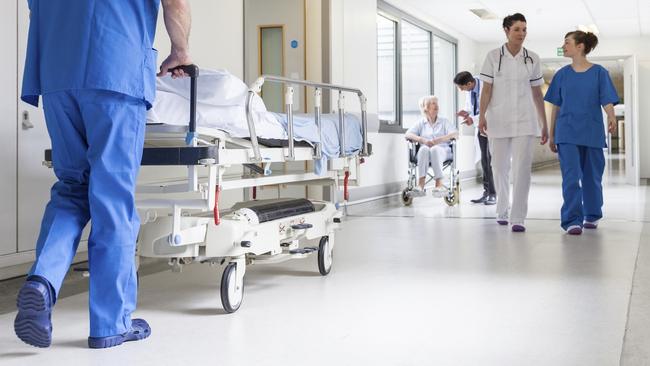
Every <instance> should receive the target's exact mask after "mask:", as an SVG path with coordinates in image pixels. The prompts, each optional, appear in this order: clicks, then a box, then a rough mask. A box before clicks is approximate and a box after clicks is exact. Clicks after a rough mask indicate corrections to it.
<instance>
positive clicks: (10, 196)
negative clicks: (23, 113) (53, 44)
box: [0, 0, 18, 255]
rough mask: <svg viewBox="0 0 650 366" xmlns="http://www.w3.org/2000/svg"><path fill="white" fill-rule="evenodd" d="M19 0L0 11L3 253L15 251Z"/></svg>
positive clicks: (0, 215)
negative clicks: (16, 52)
mask: <svg viewBox="0 0 650 366" xmlns="http://www.w3.org/2000/svg"><path fill="white" fill-rule="evenodd" d="M16 4H17V2H16V0H14V1H5V2H3V7H2V12H0V44H2V47H3V49H4V50H5V51H7V53H6V54H5V57H0V70H3V72H0V116H3V117H4V118H5V120H4V121H2V123H0V167H2V170H3V171H2V173H0V233H2V239H1V240H0V255H3V254H11V253H15V252H16V133H17V122H18V120H17V119H15V118H12V117H11V116H16V98H17V97H16V73H15V71H14V70H16V69H17V67H18V66H17V62H16V57H15V53H14V52H15V50H16V47H17V45H16Z"/></svg>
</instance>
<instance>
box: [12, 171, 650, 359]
mask: <svg viewBox="0 0 650 366" xmlns="http://www.w3.org/2000/svg"><path fill="white" fill-rule="evenodd" d="M615 165H616V162H614V163H610V164H609V169H608V177H607V178H606V183H605V201H606V203H605V215H606V218H605V220H603V221H602V223H601V226H600V227H599V228H598V229H597V230H595V231H588V232H585V234H584V235H582V236H580V237H569V236H567V235H565V234H564V233H563V232H562V231H561V229H560V227H559V220H558V217H559V208H560V205H561V191H560V176H559V171H558V170H557V168H548V169H544V170H542V171H538V172H536V173H535V174H534V178H533V186H532V189H531V194H530V205H529V207H530V209H529V218H530V219H529V220H528V222H527V227H528V231H527V232H526V233H525V234H515V233H511V232H510V231H509V230H508V229H507V228H505V227H500V226H498V225H497V224H496V223H495V222H494V206H491V207H486V206H476V205H472V204H470V203H468V202H469V199H470V198H474V196H476V195H477V194H478V193H480V189H479V187H478V186H476V185H473V184H465V185H464V187H465V189H464V191H463V195H462V203H461V205H460V206H459V207H455V208H448V207H446V205H444V203H443V202H442V201H441V200H439V199H434V198H432V197H425V198H421V199H418V200H416V201H415V203H414V205H413V206H412V207H403V206H402V205H401V202H400V201H399V198H398V197H392V198H387V199H382V200H378V201H373V202H369V203H365V204H361V205H355V206H350V207H349V208H348V217H347V219H346V220H345V222H344V224H343V229H342V230H341V231H340V232H338V233H337V236H336V249H335V258H334V268H333V270H332V273H331V274H330V275H329V276H327V277H321V276H320V275H319V274H318V268H317V264H316V261H315V257H314V258H311V259H307V260H300V261H292V262H286V263H283V264H278V265H268V266H261V265H260V266H252V267H249V269H248V272H247V275H246V281H245V283H246V288H245V295H244V303H243V305H242V307H241V309H240V310H239V311H238V312H236V313H234V314H225V313H224V312H223V311H222V310H221V303H220V299H219V280H220V277H221V271H222V268H221V267H219V266H216V267H210V266H207V265H191V266H186V267H185V269H184V271H183V272H182V273H180V274H179V273H172V272H170V271H164V272H158V273H154V274H150V275H146V276H143V277H142V278H141V285H140V296H139V308H138V310H137V312H136V314H135V316H137V317H143V318H145V319H147V320H148V321H149V322H150V324H151V325H152V335H151V337H150V338H148V339H147V340H145V341H142V342H134V343H129V344H124V345H122V346H120V347H117V348H114V349H108V350H99V351H98V350H89V349H86V348H85V345H86V337H87V333H88V320H87V317H88V315H87V293H81V294H77V295H73V296H69V297H66V298H62V299H60V300H59V302H58V303H57V306H56V308H55V312H54V314H53V322H54V341H53V345H52V347H51V348H49V349H44V350H41V349H36V348H31V347H29V346H27V345H25V344H23V343H21V342H20V341H19V340H18V339H17V338H15V336H14V333H13V318H14V316H15V312H14V313H7V314H4V315H0V364H1V365H52V366H53V365H170V364H196V365H206V364H213V365H220V366H227V365H437V366H438V365H450V366H461V365H480V366H488V365H494V366H506V365H527V366H532V365H540V366H542V365H544V366H548V365H553V366H560V365H571V366H574V365H589V366H600V365H602V366H610V365H611V366H614V365H619V364H620V360H621V354H624V356H625V357H624V361H626V362H624V364H625V365H633V364H634V365H637V364H638V365H644V364H647V363H645V362H646V361H647V359H646V358H644V357H645V356H644V355H647V354H648V353H649V352H648V350H649V349H650V343H648V342H646V341H648V340H650V338H643V334H641V333H642V332H641V333H635V334H633V335H632V336H630V335H629V334H628V336H627V337H628V338H626V326H627V327H628V328H630V324H629V322H628V320H629V319H630V321H634V317H629V316H628V314H637V315H636V316H637V317H638V318H640V319H641V320H643V319H642V318H643V314H645V312H644V311H643V309H645V308H647V306H648V302H647V301H642V300H643V299H640V300H636V301H632V308H630V303H631V301H630V299H631V295H630V294H631V291H632V288H633V283H634V281H639V280H642V279H641V278H635V277H634V275H635V268H636V266H637V260H638V258H637V257H638V253H639V248H640V243H641V244H643V243H647V242H648V235H649V233H648V230H646V227H647V226H648V221H649V220H650V216H649V210H648V204H647V203H646V195H647V194H648V187H646V186H641V187H632V186H627V185H624V184H622V183H621V182H622V180H623V179H622V177H621V176H620V171H618V170H617V169H615ZM612 166H614V167H612ZM648 265H650V261H649V262H648ZM645 272H646V273H647V272H649V271H647V270H646V271H645ZM641 287H642V288H645V286H643V285H641ZM634 296H635V294H634V293H632V299H633V300H634V299H635V297H634ZM632 325H634V324H632ZM639 337H641V338H639ZM624 339H625V342H631V344H634V347H628V348H625V347H624ZM624 349H626V351H625V352H624V351H623V350H624ZM627 360H629V362H628V361H627ZM633 361H634V362H637V363H634V362H633Z"/></svg>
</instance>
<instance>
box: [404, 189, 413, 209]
mask: <svg viewBox="0 0 650 366" xmlns="http://www.w3.org/2000/svg"><path fill="white" fill-rule="evenodd" d="M409 192H411V190H410V189H408V188H404V190H403V191H402V196H401V197H402V203H403V204H404V206H410V205H411V204H412V203H413V196H411V195H410V194H409Z"/></svg>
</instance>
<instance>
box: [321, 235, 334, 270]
mask: <svg viewBox="0 0 650 366" xmlns="http://www.w3.org/2000/svg"><path fill="white" fill-rule="evenodd" d="M331 269H332V245H331V244H330V239H329V237H328V236H323V237H322V238H320V243H319V244H318V271H319V272H320V274H322V275H323V276H327V274H328V273H330V270H331Z"/></svg>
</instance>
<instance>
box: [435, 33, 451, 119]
mask: <svg viewBox="0 0 650 366" xmlns="http://www.w3.org/2000/svg"><path fill="white" fill-rule="evenodd" d="M455 75H456V46H455V45H454V44H453V43H451V42H449V41H446V40H444V39H442V38H440V37H436V36H434V37H433V78H434V79H435V80H436V82H435V84H434V88H433V93H434V94H435V95H436V96H437V97H438V99H439V100H440V102H441V103H440V111H439V112H438V113H439V114H440V115H441V116H445V117H447V118H449V120H451V121H453V120H454V119H455V118H456V103H455V100H456V86H455V85H454V76H455ZM443 101H445V102H443ZM450 101H454V103H451V102H450Z"/></svg>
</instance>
